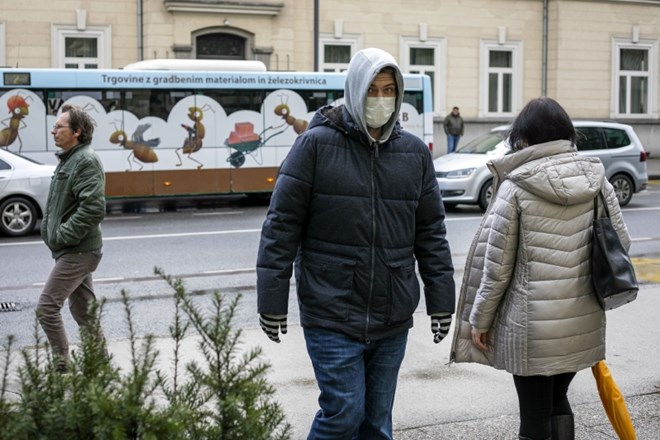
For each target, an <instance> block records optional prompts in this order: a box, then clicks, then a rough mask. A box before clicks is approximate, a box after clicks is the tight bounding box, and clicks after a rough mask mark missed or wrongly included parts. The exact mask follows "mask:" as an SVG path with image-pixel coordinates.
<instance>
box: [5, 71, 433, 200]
mask: <svg viewBox="0 0 660 440" xmlns="http://www.w3.org/2000/svg"><path fill="white" fill-rule="evenodd" d="M232 63H233V65H232V67H228V66H227V65H225V68H214V67H213V66H210V65H209V63H208V62H205V63H204V64H199V65H192V64H188V65H186V63H185V62H184V63H172V62H166V63H164V64H163V63H147V64H146V65H143V66H141V65H140V63H137V64H135V65H131V66H130V68H125V69H112V70H74V69H20V68H7V69H0V78H1V81H2V84H1V86H0V148H6V149H9V150H11V151H14V152H17V153H20V154H22V155H24V156H27V157H29V158H32V159H34V160H37V161H39V162H43V163H48V164H55V163H56V157H55V155H54V153H55V152H56V151H57V147H56V146H55V145H54V142H53V137H52V135H51V129H52V127H53V125H54V123H55V121H56V119H57V117H58V114H59V112H60V111H61V108H62V106H63V105H64V104H67V103H71V104H76V105H79V106H80V107H82V108H84V109H85V110H86V111H87V112H88V113H89V114H90V115H91V116H92V117H93V118H94V120H95V122H96V128H95V131H94V136H93V142H92V146H93V148H94V149H95V150H96V151H97V153H98V154H99V156H100V157H101V160H102V162H103V166H104V168H105V172H106V194H107V197H108V198H110V199H113V198H117V199H129V198H151V197H169V196H190V195H208V194H250V193H269V192H271V191H272V190H273V186H274V183H275V178H276V175H277V171H278V168H279V166H280V164H281V163H282V160H283V159H284V158H285V157H286V155H287V153H288V152H289V150H290V148H291V145H292V144H293V142H294V141H295V139H296V136H298V135H299V134H300V133H302V132H303V131H304V130H305V129H306V128H307V125H308V123H309V121H310V120H311V118H312V116H313V114H314V112H315V111H316V110H317V109H318V108H319V107H321V106H323V105H326V104H332V105H339V104H341V103H342V101H343V89H344V81H345V78H346V76H345V74H344V73H322V72H275V71H265V66H263V64H261V63H252V64H246V65H244V66H243V67H241V66H240V62H239V64H238V65H237V64H236V63H237V62H236V61H234V62H232ZM260 64H261V65H260ZM219 65H220V66H221V64H219ZM186 66H187V68H188V69H191V70H186ZM262 66H263V67H262ZM127 67H129V66H127ZM193 67H199V68H200V70H192V68H193ZM202 69H203V70H202ZM404 81H405V98H404V103H403V105H402V107H401V113H400V115H399V119H400V122H401V124H402V125H403V127H404V128H406V129H407V130H409V131H411V132H413V133H415V134H416V135H417V136H419V137H420V138H421V139H422V140H424V141H425V142H426V143H427V145H429V148H432V142H433V112H432V102H431V96H432V94H431V84H430V80H429V78H428V77H427V76H425V75H405V78H404ZM5 112H6V113H5ZM3 113H4V115H5V116H4V117H2V114H3Z"/></svg>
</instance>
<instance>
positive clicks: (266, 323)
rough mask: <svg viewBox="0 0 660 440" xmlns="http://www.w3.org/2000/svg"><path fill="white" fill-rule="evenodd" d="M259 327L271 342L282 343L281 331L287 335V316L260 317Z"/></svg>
mask: <svg viewBox="0 0 660 440" xmlns="http://www.w3.org/2000/svg"><path fill="white" fill-rule="evenodd" d="M259 325H260V326H261V330H263V331H264V333H266V335H267V336H268V337H269V338H270V340H271V341H275V342H277V343H278V344H279V343H280V336H279V334H280V331H281V332H282V334H283V335H285V334H286V315H267V314H265V313H262V314H261V315H259Z"/></svg>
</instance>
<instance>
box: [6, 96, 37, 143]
mask: <svg viewBox="0 0 660 440" xmlns="http://www.w3.org/2000/svg"><path fill="white" fill-rule="evenodd" d="M29 98H30V97H28V99H29ZM7 107H8V108H9V113H10V114H11V117H9V118H7V119H5V120H3V121H2V123H3V124H4V125H5V126H6V128H3V129H2V130H0V148H9V146H10V145H11V144H13V143H14V141H15V140H16V138H18V152H19V153H20V152H21V150H22V149H23V140H22V139H21V135H20V134H19V133H18V131H19V130H20V129H21V128H27V124H26V123H25V121H24V120H23V118H25V117H26V116H27V115H28V114H29V113H30V110H29V107H30V106H29V104H28V103H27V100H26V99H25V98H23V97H22V96H20V95H18V94H16V95H14V96H11V97H10V98H9V99H8V100H7ZM5 121H9V125H7V124H6V122H5Z"/></svg>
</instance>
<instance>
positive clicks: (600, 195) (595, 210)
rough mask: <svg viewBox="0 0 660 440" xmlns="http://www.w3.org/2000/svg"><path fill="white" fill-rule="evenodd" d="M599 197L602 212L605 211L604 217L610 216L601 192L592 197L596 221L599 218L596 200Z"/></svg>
mask: <svg viewBox="0 0 660 440" xmlns="http://www.w3.org/2000/svg"><path fill="white" fill-rule="evenodd" d="M599 197H600V199H601V200H602V201H603V210H604V211H605V215H607V217H609V216H610V209H609V208H608V207H607V202H606V201H605V196H604V195H603V192H602V191H601V192H599V193H598V195H597V196H596V197H594V220H596V219H597V218H598V217H599V216H598V198H599Z"/></svg>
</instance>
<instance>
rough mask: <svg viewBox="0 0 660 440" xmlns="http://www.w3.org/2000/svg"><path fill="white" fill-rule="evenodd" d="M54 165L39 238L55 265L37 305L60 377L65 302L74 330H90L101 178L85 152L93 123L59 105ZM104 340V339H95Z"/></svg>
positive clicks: (65, 351) (65, 356) (65, 357)
mask: <svg viewBox="0 0 660 440" xmlns="http://www.w3.org/2000/svg"><path fill="white" fill-rule="evenodd" d="M51 133H52V135H53V138H54V140H55V145H56V146H57V147H59V148H60V149H61V151H58V152H57V153H56V156H57V158H58V160H59V164H58V165H57V168H55V173H54V175H53V180H52V183H51V186H50V191H49V193H48V202H47V205H46V212H45V213H44V216H43V220H42V223H41V237H42V238H43V240H44V242H45V243H46V245H47V246H48V248H49V249H50V250H51V252H52V255H53V258H54V259H55V266H54V267H53V269H52V271H51V272H50V275H49V276H48V279H47V280H46V284H45V286H44V290H43V293H42V294H41V296H40V298H39V304H38V305H37V316H38V319H39V323H40V324H41V327H42V328H43V330H44V333H46V337H47V338H48V341H49V342H50V345H51V347H52V350H53V354H54V357H55V362H56V364H55V365H56V368H57V369H58V370H59V371H61V372H65V371H66V370H67V364H68V362H69V343H68V340H67V336H66V331H65V329H64V323H63V321H62V315H61V310H62V307H63V306H64V301H66V300H67V299H68V300H69V310H70V311H71V315H72V316H73V318H74V319H75V321H76V322H77V323H78V326H80V327H85V326H88V325H90V321H89V318H90V316H89V306H90V304H91V303H92V301H94V300H95V299H96V296H95V295H94V287H93V285H92V272H94V271H95V270H96V267H97V266H98V264H99V262H100V261H101V255H102V254H101V248H102V245H103V238H102V235H101V226H100V224H101V221H102V220H103V218H104V217H105V209H106V208H105V173H104V171H103V166H102V164H101V161H100V159H99V157H98V156H97V154H96V153H95V152H94V150H93V149H92V148H91V147H90V145H89V144H90V143H91V141H92V134H93V133H94V121H93V120H92V118H91V117H90V116H89V115H88V114H87V113H86V112H85V111H84V110H82V109H81V108H80V107H77V106H73V105H64V106H63V107H62V112H61V114H60V116H59V118H58V119H57V122H56V123H55V125H54V126H53V130H52V131H51ZM100 336H101V338H103V335H102V334H101V335H100Z"/></svg>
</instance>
